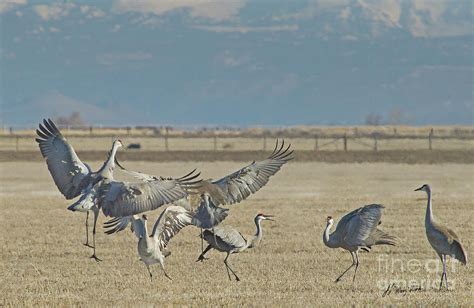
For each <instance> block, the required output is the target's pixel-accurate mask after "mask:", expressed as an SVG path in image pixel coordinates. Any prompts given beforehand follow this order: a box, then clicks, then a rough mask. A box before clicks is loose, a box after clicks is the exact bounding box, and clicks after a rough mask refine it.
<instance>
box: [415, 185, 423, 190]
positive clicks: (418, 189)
mask: <svg viewBox="0 0 474 308" xmlns="http://www.w3.org/2000/svg"><path fill="white" fill-rule="evenodd" d="M422 188H423V186H421V187H420V188H417V189H415V191H419V190H421V189H422Z"/></svg>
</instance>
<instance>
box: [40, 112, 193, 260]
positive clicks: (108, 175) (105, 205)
mask: <svg viewBox="0 0 474 308" xmlns="http://www.w3.org/2000/svg"><path fill="white" fill-rule="evenodd" d="M36 132H37V134H38V138H36V141H37V142H38V144H39V148H40V150H41V154H42V155H43V157H44V158H46V163H47V165H48V169H49V171H50V173H51V176H52V177H53V180H54V182H55V184H56V186H57V187H58V189H59V191H60V192H61V193H62V194H63V195H64V197H66V199H68V200H69V199H72V198H75V197H77V196H80V198H79V200H78V201H76V202H75V203H73V204H72V205H71V206H69V207H68V209H69V210H71V211H82V212H87V213H88V212H89V211H90V210H91V211H92V212H93V213H94V227H93V231H92V234H93V245H94V246H93V249H94V253H93V254H92V256H91V258H94V259H95V260H96V261H100V259H99V258H97V256H96V253H95V250H96V245H95V233H96V224H97V217H98V214H99V209H102V212H103V213H104V214H105V215H106V216H111V217H123V216H126V217H128V216H130V217H131V216H132V215H135V214H139V213H142V212H145V211H149V210H153V209H156V208H158V207H160V206H161V205H163V204H168V203H171V202H174V201H177V200H179V199H182V198H184V197H185V196H186V195H187V194H188V191H189V190H192V189H193V188H195V187H196V186H198V185H199V183H200V180H196V178H197V177H198V176H199V173H198V174H194V171H195V170H193V171H191V172H190V173H188V174H187V175H185V176H184V177H181V178H177V179H173V178H162V177H159V178H158V177H153V178H150V179H149V180H148V181H140V182H137V183H128V182H122V181H115V180H114V177H113V171H114V168H115V155H116V153H117V150H118V148H119V147H121V146H122V142H121V141H120V140H115V141H114V142H113V145H112V150H111V151H110V152H109V154H108V157H107V159H106V161H105V162H104V164H103V165H102V167H101V168H100V169H99V170H98V171H97V172H92V171H91V169H90V168H89V166H88V165H86V164H84V163H83V162H82V161H81V160H80V159H79V157H78V156H77V154H76V152H75V151H74V149H73V147H72V146H71V145H70V144H69V143H68V141H67V140H66V138H64V136H63V135H62V134H61V132H60V131H59V129H58V128H57V127H56V125H55V124H54V123H53V121H51V120H50V119H48V120H43V124H39V128H38V129H37V130H36ZM87 218H88V216H87ZM87 218H86V225H87ZM87 231H88V230H87V228H86V232H87ZM86 244H88V237H87V243H86Z"/></svg>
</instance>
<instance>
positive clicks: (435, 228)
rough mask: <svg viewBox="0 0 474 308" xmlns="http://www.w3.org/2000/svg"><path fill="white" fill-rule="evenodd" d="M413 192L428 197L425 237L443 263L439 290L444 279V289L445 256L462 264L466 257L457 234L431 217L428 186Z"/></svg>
mask: <svg viewBox="0 0 474 308" xmlns="http://www.w3.org/2000/svg"><path fill="white" fill-rule="evenodd" d="M415 191H424V192H426V194H427V195H428V204H427V206H426V215H425V229H426V237H427V238H428V242H430V244H431V247H433V249H434V250H435V251H436V253H437V254H438V256H439V258H440V259H441V262H443V274H442V275H441V282H440V283H439V289H440V290H441V288H442V287H443V278H444V279H446V289H449V287H448V277H447V276H446V256H451V257H453V258H455V259H457V260H459V261H460V262H461V263H462V264H464V265H466V264H467V255H466V251H465V250H464V247H463V245H462V244H461V242H460V241H459V237H458V236H457V234H456V233H455V232H454V231H453V230H451V229H450V228H448V227H446V226H443V225H441V224H440V223H439V222H437V221H436V220H435V218H434V216H433V209H432V205H431V188H430V186H429V185H428V184H424V185H423V186H421V187H420V188H417V189H415Z"/></svg>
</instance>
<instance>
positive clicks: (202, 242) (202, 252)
mask: <svg viewBox="0 0 474 308" xmlns="http://www.w3.org/2000/svg"><path fill="white" fill-rule="evenodd" d="M200 229H201V255H204V238H203V236H202V228H200Z"/></svg>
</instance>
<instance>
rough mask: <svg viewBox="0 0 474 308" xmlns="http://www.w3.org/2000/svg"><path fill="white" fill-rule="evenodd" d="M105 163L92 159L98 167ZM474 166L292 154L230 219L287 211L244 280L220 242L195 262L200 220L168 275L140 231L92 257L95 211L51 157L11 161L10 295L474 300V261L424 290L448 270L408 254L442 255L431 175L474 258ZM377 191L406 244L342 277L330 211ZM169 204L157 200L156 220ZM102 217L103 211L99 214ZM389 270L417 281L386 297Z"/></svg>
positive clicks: (6, 184)
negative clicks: (234, 277)
mask: <svg viewBox="0 0 474 308" xmlns="http://www.w3.org/2000/svg"><path fill="white" fill-rule="evenodd" d="M98 165H99V163H98V162H96V163H93V167H94V168H95V167H97V166H98ZM128 166H129V167H130V168H132V169H135V170H142V171H146V172H149V173H153V174H159V175H172V176H175V175H181V174H184V173H185V172H186V171H188V170H189V169H191V168H195V167H198V168H199V169H200V170H202V171H203V177H204V178H207V177H218V176H221V175H224V174H228V173H230V172H231V171H234V170H236V169H237V168H240V167H241V166H242V163H241V162H213V163H208V162H196V163H194V162H186V163H177V162H175V163H172V162H167V163H150V162H128ZM473 174H474V166H473V165H461V164H443V165H406V164H385V163H374V164H366V163H362V164H326V163H314V162H309V163H304V162H300V163H298V162H290V163H289V164H288V165H287V166H285V167H284V168H283V170H282V171H281V173H279V174H278V175H276V176H275V177H274V178H272V180H271V181H270V183H269V185H268V186H267V187H265V188H263V189H262V190H261V191H260V192H259V193H258V194H256V195H255V196H252V197H251V198H249V199H248V200H246V201H245V202H243V203H242V204H239V205H235V206H232V209H231V211H230V215H229V217H228V219H227V220H226V221H225V222H224V223H225V224H227V225H232V226H235V227H237V228H238V229H239V230H241V231H242V232H243V233H244V234H252V233H253V232H254V225H253V217H254V215H255V214H256V213H258V212H263V213H268V214H273V215H276V218H277V220H278V221H277V222H274V223H271V222H268V223H267V222H264V226H263V227H264V239H263V242H262V244H261V246H260V247H258V248H256V249H253V250H249V251H247V252H244V253H242V254H239V255H233V256H231V258H230V259H229V261H230V263H231V264H232V265H233V267H234V268H235V269H236V271H237V272H238V274H239V275H240V277H241V279H242V281H240V282H238V283H237V282H235V281H232V282H230V281H228V279H227V275H226V272H225V268H224V265H223V258H224V255H222V254H219V253H216V252H213V253H210V254H209V256H210V257H211V259H210V260H208V261H206V262H204V263H203V264H201V263H195V262H194V261H195V259H196V258H197V256H198V255H199V250H200V242H199V239H198V238H197V234H198V230H197V229H195V228H193V227H188V228H185V229H184V230H183V231H182V232H181V233H179V234H178V236H176V237H175V238H174V239H173V240H172V242H171V245H170V249H171V251H172V255H171V256H170V257H169V258H167V260H166V267H167V271H168V273H169V274H170V276H172V277H173V279H174V280H173V281H168V280H167V279H166V278H165V277H164V276H163V275H162V273H161V271H160V270H159V268H158V267H157V266H152V271H153V273H154V275H155V277H154V280H153V282H150V281H149V278H148V274H147V272H146V268H145V266H144V265H143V264H142V263H141V262H139V261H138V260H137V258H138V257H137V253H136V239H135V238H134V236H133V235H132V234H131V233H130V232H129V231H126V232H122V233H121V234H118V235H114V236H107V235H105V234H103V233H102V232H100V233H98V237H97V246H98V255H99V256H100V257H102V258H103V259H104V261H103V262H101V263H96V262H94V261H92V260H90V259H89V258H88V257H89V255H90V254H91V251H90V249H89V248H87V247H85V246H83V245H82V244H81V242H82V241H84V225H83V224H84V219H85V215H84V214H81V213H72V212H69V211H67V210H66V206H67V205H68V202H67V201H65V200H64V199H63V197H62V196H61V195H60V194H59V193H58V191H57V189H56V187H55V186H54V184H53V182H52V180H51V178H50V176H49V174H48V172H47V169H46V166H45V164H44V163H42V162H22V163H21V164H20V163H15V162H4V163H0V182H1V190H0V210H1V212H2V215H1V218H0V222H1V224H2V232H0V243H2V249H1V252H0V260H1V262H0V273H1V275H0V277H1V278H0V294H1V296H0V305H12V306H18V305H62V306H64V305H71V304H77V305H100V306H102V305H107V306H109V305H145V304H155V305H165V304H186V305H257V306H261V305H278V306H289V305H296V306H306V307H307V306H319V305H331V306H334V305H352V304H358V305H362V304H375V305H388V304H395V305H400V306H405V305H426V306H430V305H433V304H434V305H464V306H468V305H471V304H472V286H473V285H472V277H474V271H473V267H472V265H471V266H468V267H462V266H460V265H459V263H453V264H455V266H454V268H453V267H451V262H450V266H449V270H448V279H449V281H450V283H451V287H452V290H451V291H449V292H446V291H442V292H439V291H438V290H437V289H436V288H432V287H428V288H427V287H426V286H423V287H422V288H421V290H418V289H417V287H416V286H417V284H420V283H423V282H424V281H426V280H429V281H432V282H434V284H436V285H437V283H438V279H439V274H438V273H431V272H427V271H426V270H425V268H424V267H422V268H415V269H413V268H412V269H411V270H407V268H406V265H407V264H408V263H407V262H409V260H415V261H419V262H423V264H425V263H426V262H429V260H433V262H434V263H433V264H439V263H438V261H437V260H436V258H437V257H436V255H435V253H434V252H433V250H432V249H431V247H430V246H429V244H428V242H427V240H426V236H425V233H424V226H423V222H424V211H425V202H426V201H425V200H424V198H423V197H424V196H423V194H422V193H418V192H413V189H414V188H417V187H419V186H420V185H421V184H423V183H429V184H431V185H432V187H433V192H434V200H433V202H434V211H435V215H436V216H437V217H438V218H439V219H440V220H441V221H442V222H444V223H449V224H450V225H451V226H452V227H453V228H454V229H455V230H456V231H457V233H458V234H459V236H460V238H461V239H462V242H463V243H464V245H465V247H466V248H467V253H468V255H469V256H470V257H471V259H472V255H473V252H474V249H473V242H472V239H473V236H472V235H473V224H472V218H473V217H472V214H473V211H472V208H473V206H474V204H473V198H472V196H473V187H472V183H473V181H472V180H473ZM374 202H379V203H382V204H384V205H385V206H386V210H385V214H384V217H383V223H382V225H381V228H382V229H383V230H385V231H386V232H388V233H390V234H393V235H396V236H398V237H399V238H400V240H401V245H400V246H399V247H375V248H374V249H373V251H372V252H371V253H369V254H367V253H364V254H361V266H360V268H359V273H358V277H357V280H356V283H355V284H354V285H352V283H351V276H348V277H347V279H345V280H343V281H342V282H340V283H338V284H335V283H334V279H335V278H336V277H337V275H338V274H340V273H341V272H342V271H343V270H344V269H345V268H346V267H347V266H348V265H349V264H350V256H349V253H347V252H345V251H342V250H336V249H329V248H326V247H325V246H324V244H323V243H322V230H323V228H324V226H325V218H326V216H327V215H332V216H334V217H335V218H336V221H337V220H338V219H339V218H340V217H341V216H342V215H343V214H344V213H346V212H347V211H349V210H351V209H353V208H356V207H359V206H361V205H364V204H368V203H374ZM159 213H160V211H159V210H158V211H155V212H153V213H152V214H151V215H150V220H151V221H154V220H155V219H156V217H157V216H158V215H159ZM103 221H104V217H103V216H101V217H100V220H99V222H103ZM381 257H382V258H386V259H387V260H389V261H392V260H393V261H396V262H398V263H396V265H395V266H394V270H393V271H392V270H391V269H390V268H386V264H385V263H383V264H380V263H379V262H378V261H377V260H378V258H381ZM415 261H410V262H415ZM397 264H398V265H397ZM400 264H403V265H404V268H403V269H402V268H401V265H400ZM379 267H380V268H379ZM385 279H399V280H403V281H412V280H413V282H414V283H415V284H414V286H413V287H412V288H411V289H410V290H412V291H411V292H408V290H409V288H408V287H403V286H402V288H401V290H399V291H396V289H393V291H392V293H391V294H388V295H387V296H385V297H383V296H382V295H383V292H384V286H382V285H381V284H382V282H384V280H385ZM379 284H380V285H379Z"/></svg>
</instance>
